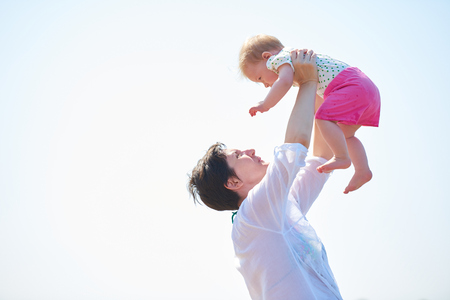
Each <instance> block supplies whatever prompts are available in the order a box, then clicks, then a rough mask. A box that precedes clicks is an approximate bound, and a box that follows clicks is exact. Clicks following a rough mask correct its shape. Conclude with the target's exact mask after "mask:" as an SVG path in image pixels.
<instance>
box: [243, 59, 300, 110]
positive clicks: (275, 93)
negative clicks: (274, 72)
mask: <svg viewBox="0 0 450 300" xmlns="http://www.w3.org/2000/svg"><path fill="white" fill-rule="evenodd" d="M278 72H279V74H278V80H277V81H275V82H274V84H273V85H272V88H271V89H270V91H269V93H268V94H267V96H266V98H265V99H264V101H262V102H260V103H259V104H258V105H257V106H253V107H252V108H250V110H249V113H250V115H251V116H252V117H253V116H254V115H256V113H257V112H258V111H259V112H262V113H263V112H266V111H268V110H269V109H271V108H272V107H274V106H275V105H277V103H278V102H280V100H281V99H282V98H283V97H284V95H286V93H287V92H288V91H289V89H290V88H291V86H292V84H293V82H294V70H292V67H291V66H290V65H289V64H283V65H281V66H279V67H278Z"/></svg>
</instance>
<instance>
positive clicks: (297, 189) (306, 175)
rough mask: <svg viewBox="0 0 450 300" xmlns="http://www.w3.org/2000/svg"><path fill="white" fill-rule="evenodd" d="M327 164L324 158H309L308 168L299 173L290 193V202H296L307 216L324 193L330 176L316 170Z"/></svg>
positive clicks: (307, 161) (307, 160)
mask: <svg viewBox="0 0 450 300" xmlns="http://www.w3.org/2000/svg"><path fill="white" fill-rule="evenodd" d="M325 162H327V160H326V159H324V158H322V157H308V158H307V159H306V166H305V167H304V168H302V169H301V170H300V172H298V174H297V176H296V178H295V180H294V182H293V183H292V186H291V191H290V193H289V200H290V201H296V202H297V203H298V205H299V206H300V210H301V212H302V214H303V215H305V216H306V214H307V213H308V211H309V209H310V208H311V206H312V204H313V203H314V201H315V200H316V199H317V197H318V196H319V194H320V192H321V191H322V188H323V186H324V185H325V182H326V181H327V180H328V178H329V177H330V174H329V173H328V174H326V173H319V172H317V170H316V168H317V167H318V166H320V165H322V164H324V163H325Z"/></svg>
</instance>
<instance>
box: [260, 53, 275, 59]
mask: <svg viewBox="0 0 450 300" xmlns="http://www.w3.org/2000/svg"><path fill="white" fill-rule="evenodd" d="M272 55H273V54H272V53H270V52H269V51H264V52H263V53H262V58H264V59H269V58H270V57H271V56H272Z"/></svg>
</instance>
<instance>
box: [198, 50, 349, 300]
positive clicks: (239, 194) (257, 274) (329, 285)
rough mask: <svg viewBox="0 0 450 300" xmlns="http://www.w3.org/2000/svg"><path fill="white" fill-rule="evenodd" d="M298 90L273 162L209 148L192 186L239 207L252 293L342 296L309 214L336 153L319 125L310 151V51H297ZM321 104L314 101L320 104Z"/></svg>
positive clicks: (242, 266)
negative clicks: (309, 153) (310, 153)
mask: <svg viewBox="0 0 450 300" xmlns="http://www.w3.org/2000/svg"><path fill="white" fill-rule="evenodd" d="M291 55H292V60H293V63H294V68H295V81H296V82H298V83H299V85H300V90H299V92H298V95H297V99H296V102H295V105H294V108H293V109H292V113H291V116H290V118H289V122H288V125H287V129H286V136H285V143H284V144H283V145H281V146H279V147H276V148H275V154H274V160H273V161H272V162H271V163H270V164H269V163H266V162H265V161H263V160H262V159H261V158H260V157H258V156H256V155H255V151H254V150H253V149H250V150H244V151H241V150H238V149H226V148H225V147H224V145H223V144H215V145H213V146H211V147H210V149H209V150H208V152H207V153H206V155H205V156H204V157H203V158H202V159H201V160H200V161H199V162H198V165H197V167H196V168H194V170H193V171H192V175H191V179H190V182H189V190H190V192H191V194H192V195H193V197H194V200H197V198H196V195H198V196H199V197H200V199H201V201H202V202H203V203H205V204H206V205H207V206H209V207H210V208H213V209H216V210H236V209H238V213H237V214H236V217H235V219H234V224H233V232H232V238H233V243H234V249H235V253H236V258H237V259H238V263H239V264H238V270H239V271H240V272H241V274H242V275H243V277H244V279H245V282H246V284H247V288H248V290H249V293H250V295H251V297H252V299H274V300H290V299H296V300H297V299H342V298H341V295H340V293H339V289H338V287H337V284H336V282H335V279H334V277H333V274H332V272H331V269H330V267H329V265H328V259H327V255H326V252H325V249H324V247H323V245H322V243H321V241H320V239H319V238H318V237H317V235H316V233H315V231H314V229H313V228H312V227H311V226H310V225H309V222H308V221H307V220H306V218H305V215H306V213H307V212H308V210H309V208H310V207H311V205H312V204H313V202H314V200H315V199H316V198H317V196H318V195H319V193H320V191H321V189H322V187H323V185H324V184H325V182H326V180H327V178H328V174H323V173H322V174H321V173H318V172H317V171H316V168H317V167H318V166H319V165H321V164H323V163H324V162H326V161H327V160H328V159H330V158H331V157H332V152H331V151H330V149H329V148H328V146H327V145H326V143H325V142H324V140H323V138H322V137H321V135H320V134H319V133H318V131H317V130H315V135H314V144H313V157H308V158H307V157H306V154H307V149H308V147H309V145H310V139H311V132H312V126H313V120H314V111H315V109H314V108H315V95H316V87H317V70H316V66H315V59H316V57H315V55H314V54H313V52H312V51H306V50H300V51H294V52H293V53H292V54H291ZM320 104H321V103H316V109H317V108H318V106H320Z"/></svg>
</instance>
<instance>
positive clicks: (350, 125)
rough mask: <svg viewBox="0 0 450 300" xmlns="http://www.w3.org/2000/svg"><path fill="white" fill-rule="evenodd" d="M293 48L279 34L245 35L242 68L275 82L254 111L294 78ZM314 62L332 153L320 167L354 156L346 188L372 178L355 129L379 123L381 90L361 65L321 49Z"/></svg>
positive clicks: (320, 113) (346, 162) (345, 163)
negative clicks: (361, 69)
mask: <svg viewBox="0 0 450 300" xmlns="http://www.w3.org/2000/svg"><path fill="white" fill-rule="evenodd" d="M292 50H293V48H285V47H284V46H283V44H281V42H280V41H279V40H278V39H277V38H275V37H273V36H269V35H265V34H260V35H257V36H254V37H251V38H249V39H247V40H246V41H245V43H244V45H243V46H242V48H241V51H240V53H239V68H240V70H241V72H242V73H243V74H244V75H245V76H246V77H247V78H248V79H250V80H251V81H254V82H261V83H263V84H264V86H265V87H271V89H270V91H269V93H268V94H267V96H266V98H265V99H264V101H262V102H259V103H258V104H257V105H256V106H253V107H252V108H250V110H249V112H250V115H251V116H255V115H256V113H257V112H258V111H259V112H261V113H262V112H266V111H268V110H269V109H271V108H272V107H274V106H275V105H276V104H277V103H278V102H279V101H280V100H281V98H283V97H284V95H286V93H287V92H288V91H289V89H290V88H291V87H292V85H293V84H294V82H293V78H294V68H293V66H292V61H291V56H290V53H291V51H292ZM316 64H317V69H318V73H319V83H318V87H317V95H318V97H322V98H323V100H324V102H323V104H322V105H321V106H320V108H319V109H318V110H317V112H316V115H315V118H316V121H317V125H318V127H319V129H320V132H321V133H322V136H323V137H324V139H325V141H326V142H327V143H328V146H329V147H330V149H331V150H332V151H333V154H334V156H333V158H332V159H330V160H329V161H328V162H326V163H325V164H323V165H321V166H319V167H318V168H317V171H318V172H320V173H322V172H324V173H329V172H331V171H333V170H335V169H346V168H348V167H350V165H351V163H352V162H353V165H354V167H355V174H354V175H353V177H352V179H351V180H350V182H349V184H348V186H347V187H346V188H345V190H344V193H345V194H347V193H348V192H351V191H354V190H357V189H358V188H360V187H361V186H362V185H363V184H365V183H366V182H368V181H369V180H370V179H372V172H371V171H370V168H369V163H368V161H367V156H366V152H365V150H364V146H363V145H362V143H361V142H360V140H359V139H358V138H356V137H355V132H356V130H358V129H359V128H360V127H361V126H374V127H378V122H379V119H380V93H379V91H378V88H377V87H376V86H375V84H374V83H373V82H372V81H371V80H370V79H369V78H368V77H367V76H366V75H365V74H364V73H363V72H361V71H360V70H359V69H358V68H355V67H350V66H349V65H348V64H346V63H344V62H342V61H339V60H336V59H333V58H331V57H329V56H326V55H321V54H317V60H316Z"/></svg>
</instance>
